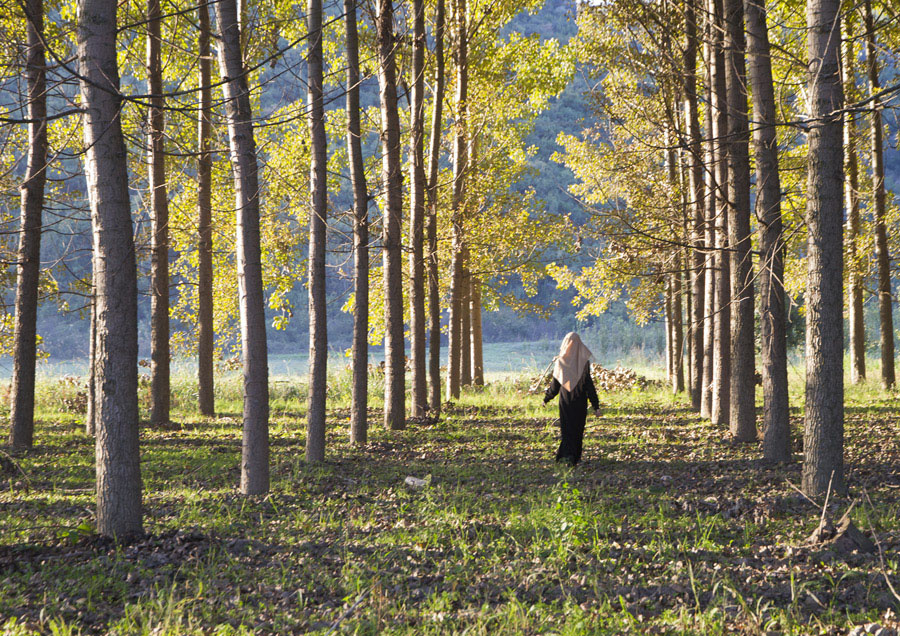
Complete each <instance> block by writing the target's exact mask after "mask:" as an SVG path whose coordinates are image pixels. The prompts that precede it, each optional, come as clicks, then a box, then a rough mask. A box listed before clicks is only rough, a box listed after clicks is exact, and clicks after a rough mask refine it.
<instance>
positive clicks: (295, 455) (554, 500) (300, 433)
mask: <svg viewBox="0 0 900 636" xmlns="http://www.w3.org/2000/svg"><path fill="white" fill-rule="evenodd" d="M604 401H605V402H606V403H607V406H606V407H605V413H604V415H603V417H602V418H600V419H591V420H589V422H588V431H587V435H586V440H585V443H586V454H585V462H584V463H583V464H582V465H580V466H578V467H577V468H576V469H574V470H573V469H567V468H562V467H558V466H556V465H555V464H554V463H553V462H552V461H551V458H552V456H553V452H554V450H555V444H556V443H557V433H556V429H555V428H554V426H555V424H554V410H553V409H552V408H550V407H548V408H545V409H540V408H538V406H537V405H539V403H540V400H539V398H537V397H526V398H523V397H522V396H521V395H519V394H517V393H516V392H515V390H513V389H503V388H497V387H494V388H492V389H488V390H486V391H484V392H481V393H478V394H470V395H466V396H464V397H463V399H462V400H461V401H460V402H458V403H457V404H456V405H448V406H447V407H446V408H445V410H444V417H443V419H442V420H441V421H440V422H439V423H437V424H427V425H426V424H422V423H417V424H411V425H410V427H409V428H408V429H407V430H406V431H403V432H387V431H384V430H383V429H382V427H381V426H380V424H379V420H380V418H379V413H377V412H375V411H373V412H372V413H371V417H370V421H371V423H372V430H371V434H370V439H371V442H370V444H369V445H368V447H367V448H365V449H359V448H354V447H352V446H350V445H349V443H348V441H347V435H346V423H347V415H348V414H347V412H346V410H344V411H335V412H331V413H330V414H329V415H330V427H329V433H328V446H327V448H328V461H326V462H325V463H324V464H322V465H316V466H310V465H307V464H306V463H305V462H304V460H303V451H304V449H303V445H304V437H305V431H304V419H303V417H302V416H301V414H300V413H298V412H293V413H292V412H290V410H288V409H287V408H285V409H276V410H275V411H274V412H273V422H272V427H271V444H272V456H271V466H272V492H271V494H270V495H269V496H267V497H262V498H248V497H242V496H240V495H238V494H237V492H236V490H235V485H236V484H237V483H238V480H239V454H240V419H239V417H238V416H237V415H235V414H231V415H223V416H221V417H219V418H217V419H215V420H201V419H199V418H192V419H191V418H188V419H186V421H185V422H184V423H183V425H181V426H177V427H175V426H173V427H171V428H168V429H165V430H151V429H149V428H146V427H145V428H143V429H142V433H141V442H142V472H143V478H144V507H145V528H146V530H147V532H148V536H147V537H146V538H144V539H143V540H141V541H138V542H136V543H132V544H130V545H116V544H113V543H111V542H109V541H107V540H103V539H100V538H98V537H97V536H96V535H94V534H93V532H92V530H91V527H92V514H93V496H92V476H93V459H92V454H93V445H92V442H91V441H90V440H89V439H88V438H86V437H85V436H84V435H83V434H82V433H81V422H80V420H78V419H77V418H73V417H70V416H68V415H66V416H65V417H63V415H62V414H60V415H59V416H58V417H54V416H52V414H51V415H48V414H45V416H46V417H45V418H44V419H43V420H42V421H40V422H39V424H38V431H37V439H38V441H39V445H38V446H37V448H36V449H35V450H34V451H33V452H31V453H28V454H26V455H22V456H17V457H14V458H12V460H9V458H7V459H6V461H3V462H0V487H2V491H0V528H2V538H0V629H5V631H6V632H7V633H12V634H19V633H32V632H39V633H58V634H66V633H85V634H101V633H120V634H132V633H146V634H190V633H221V634H231V633H308V632H316V631H318V632H320V633H328V632H332V633H360V634H380V633H415V634H427V633H455V632H463V631H465V632H466V633H470V634H495V633H523V634H528V633H532V634H536V633H554V632H555V633H560V634H581V633H625V632H633V633H677V634H681V633H695V634H709V633H734V632H741V631H743V632H746V633H760V632H772V633H802V634H807V633H846V632H847V631H848V630H849V629H850V628H852V627H853V626H854V625H861V624H864V623H873V622H877V623H879V624H880V625H881V626H883V627H884V628H886V629H891V628H894V629H896V627H897V622H896V621H897V618H896V615H895V612H897V611H898V599H897V598H896V597H895V596H894V595H893V594H892V592H891V590H890V588H889V586H888V583H887V581H888V580H890V581H892V582H893V584H894V585H895V587H896V586H900V563H898V561H900V557H898V548H900V473H898V467H900V447H898V437H900V430H898V427H897V425H896V422H897V421H898V419H900V403H897V402H896V401H894V400H892V399H887V400H883V401H882V402H880V403H879V404H878V405H876V406H870V407H862V406H861V407H858V408H856V407H853V406H852V405H851V406H850V407H848V410H847V424H846V434H847V443H846V457H847V468H848V475H849V477H848V482H849V484H850V493H849V495H848V496H847V497H843V498H832V500H831V502H832V503H831V505H830V506H829V507H830V508H831V510H830V511H829V514H835V515H838V516H839V515H840V514H841V513H842V512H843V511H844V510H845V509H846V508H847V506H848V505H849V503H850V501H851V500H853V499H861V501H859V502H858V503H857V504H856V506H855V508H854V509H853V513H852V514H853V520H854V522H855V524H856V525H857V526H858V527H859V528H860V529H862V530H863V532H865V533H866V534H867V536H869V537H870V538H871V539H873V540H877V544H878V545H879V547H880V549H881V551H882V553H883V557H880V556H879V555H878V554H874V555H865V554H858V553H849V554H847V553H840V552H838V551H837V550H836V549H834V548H829V547H828V546H807V545H805V544H804V540H805V538H806V537H807V536H809V535H810V533H811V532H812V531H813V530H814V529H815V527H816V526H817V525H818V522H819V517H820V515H821V509H820V508H818V507H816V506H814V505H813V504H812V503H810V502H809V501H807V500H805V499H804V498H803V497H802V496H800V495H799V494H798V493H797V492H796V491H795V490H794V489H793V488H792V486H791V484H797V485H799V482H800V464H799V463H798V462H797V463H794V464H791V465H788V466H769V465H764V464H762V463H761V462H759V461H758V459H757V457H758V456H759V454H760V449H759V447H758V445H756V444H752V445H734V444H731V443H729V442H728V441H726V439H725V438H726V432H725V431H722V430H718V429H716V428H714V427H712V426H711V425H710V424H708V423H707V422H705V421H702V420H700V419H699V418H697V417H696V416H694V415H693V414H691V413H690V412H689V410H688V409H687V408H685V407H684V406H683V405H682V404H680V403H678V402H673V400H672V399H671V398H668V397H666V396H665V394H664V392H662V391H658V392H655V393H654V392H648V393H631V394H628V395H620V396H615V397H614V396H609V395H607V396H605V400H604ZM298 410H299V407H298ZM793 424H794V426H795V428H799V426H800V418H799V415H798V416H797V417H796V418H795V421H794V422H793ZM795 436H796V437H797V438H798V439H797V440H796V443H797V444H799V432H798V431H795ZM797 450H798V451H799V449H797ZM797 457H799V454H798V455H797ZM426 475H431V479H430V480H429V481H428V485H427V486H424V487H421V488H418V489H414V488H411V487H409V486H407V485H405V484H404V479H405V478H406V477H407V476H414V477H419V478H424V477H426ZM883 633H889V632H887V631H885V632H883Z"/></svg>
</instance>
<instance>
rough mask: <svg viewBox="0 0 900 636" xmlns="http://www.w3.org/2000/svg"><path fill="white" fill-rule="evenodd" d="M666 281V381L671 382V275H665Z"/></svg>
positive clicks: (672, 345) (672, 352)
mask: <svg viewBox="0 0 900 636" xmlns="http://www.w3.org/2000/svg"><path fill="white" fill-rule="evenodd" d="M665 281H666V289H665V292H663V295H664V296H665V300H664V303H663V304H664V308H663V312H664V316H665V323H666V383H667V384H673V378H674V376H675V372H674V371H675V342H674V338H673V336H674V334H675V329H674V328H673V326H672V322H673V319H672V276H671V275H667V276H666V277H665Z"/></svg>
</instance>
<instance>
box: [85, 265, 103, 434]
mask: <svg viewBox="0 0 900 636" xmlns="http://www.w3.org/2000/svg"><path fill="white" fill-rule="evenodd" d="M95 267H96V266H95V265H94V263H93V259H91V268H92V269H95ZM94 281H95V278H94V276H93V274H91V326H90V339H91V341H90V344H89V346H88V386H87V394H88V402H87V409H86V412H85V415H84V430H85V433H86V434H87V435H89V436H91V437H93V436H94V435H96V434H97V367H98V366H99V365H98V364H97V288H96V287H95V282H94Z"/></svg>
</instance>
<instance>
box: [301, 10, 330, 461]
mask: <svg viewBox="0 0 900 636" xmlns="http://www.w3.org/2000/svg"><path fill="white" fill-rule="evenodd" d="M306 6H307V11H306V20H307V33H309V52H308V58H307V60H308V61H307V63H308V67H309V80H308V81H309V84H308V86H309V91H308V94H307V102H308V108H309V137H310V140H311V153H310V165H309V192H310V195H311V198H312V207H311V208H310V215H309V274H308V280H307V286H308V289H309V392H308V397H307V410H306V461H308V462H320V461H323V460H324V459H325V391H326V388H327V382H328V326H327V307H326V298H325V243H326V236H325V216H326V214H327V213H328V210H327V204H328V199H327V197H328V190H327V188H328V181H327V179H328V174H327V167H328V166H327V161H328V159H327V156H326V150H327V148H326V144H327V143H328V141H327V139H326V137H325V106H324V101H323V97H322V84H323V73H324V71H323V58H322V0H309V1H308V2H307V5H306Z"/></svg>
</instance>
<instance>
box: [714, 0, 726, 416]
mask: <svg viewBox="0 0 900 636" xmlns="http://www.w3.org/2000/svg"><path fill="white" fill-rule="evenodd" d="M710 9H711V10H712V15H713V18H714V22H713V25H714V34H715V40H714V41H715V47H714V56H713V59H714V61H715V63H714V66H713V101H712V110H713V139H714V143H713V146H714V150H715V170H716V186H717V187H716V200H715V203H716V216H715V229H716V243H715V244H716V253H715V265H716V304H715V318H714V320H713V322H714V328H713V386H712V404H711V407H710V419H711V420H712V422H713V424H715V425H717V426H721V427H723V428H727V427H728V417H729V414H730V412H731V407H730V398H731V257H730V255H729V252H728V248H729V245H728V224H729V222H730V220H729V218H728V217H729V207H730V206H729V196H730V195H729V192H728V156H727V155H728V153H727V135H728V110H727V108H728V91H727V84H726V77H725V50H724V44H725V41H724V30H725V19H724V10H723V3H722V0H711V2H710Z"/></svg>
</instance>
